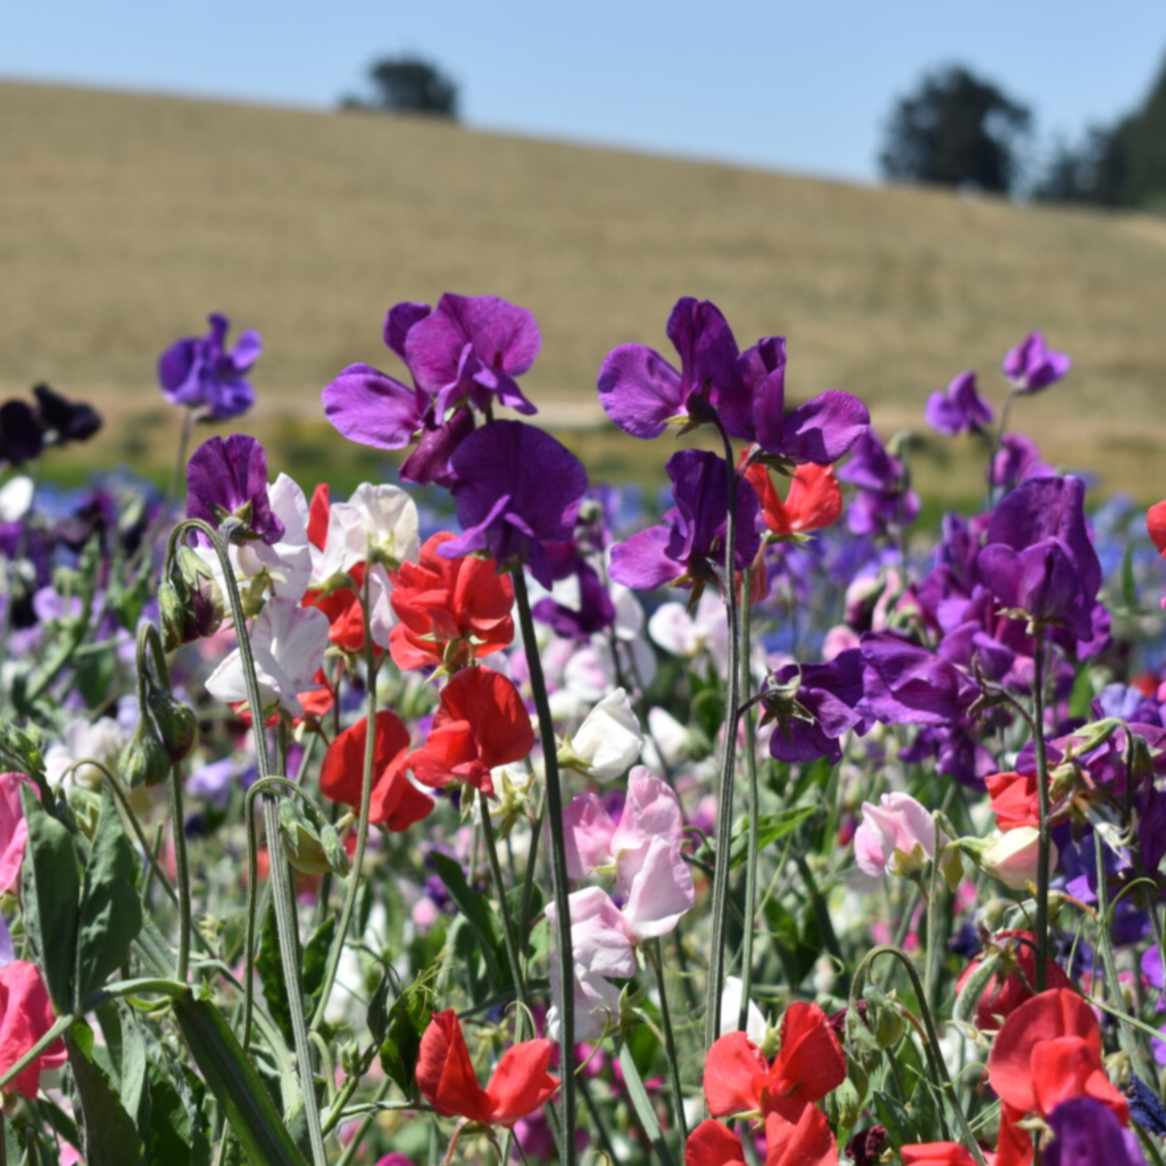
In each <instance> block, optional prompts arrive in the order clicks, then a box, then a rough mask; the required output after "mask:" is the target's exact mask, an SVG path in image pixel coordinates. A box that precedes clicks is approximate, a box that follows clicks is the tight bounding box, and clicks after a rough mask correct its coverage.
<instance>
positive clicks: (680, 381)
mask: <svg viewBox="0 0 1166 1166" xmlns="http://www.w3.org/2000/svg"><path fill="white" fill-rule="evenodd" d="M666 331H667V333H668V339H669V340H671V341H672V344H673V347H675V349H676V351H677V353H678V354H679V355H680V371H679V372H677V370H676V369H675V368H673V366H672V365H670V364H669V363H668V361H667V360H665V359H664V357H662V356H661V355H660V354H659V353H658V352H657V351H656V350H655V349H654V348H646V347H645V346H644V345H642V344H621V345H620V346H619V347H618V348H616V349H614V350H613V351H612V352H610V353H608V355H607V357H606V358H605V359H604V361H603V365H602V366H601V368H600V370H599V401H600V404H602V406H603V408H604V411H605V412H606V413H607V415H608V416H609V417H610V418H611V419H612V421H614V422H615V423H616V425H618V426H619V427H620V429H622V430H623V431H624V432H625V433H629V434H631V436H632V437H641V438H652V437H659V436H660V434H661V433H663V432H664V430H665V429H666V428H667V427H668V425H669V423H672V422H677V423H683V422H685V421H687V420H689V419H690V418H694V419H695V420H697V421H701V420H705V419H707V416H708V407H709V406H710V405H711V404H712V403H713V401H714V400H715V398H716V396H717V394H718V392H719V391H721V390H723V389H726V388H729V387H730V386H731V385H732V383H733V381H734V380H735V379H736V377H737V369H736V361H737V342H736V340H734V339H733V333H732V332H731V331H730V329H729V325H728V323H727V321H726V320H725V317H724V316H723V315H722V314H721V310H720V309H719V308H718V307H717V306H716V305H715V304H711V303H709V302H708V301H707V300H703V301H702V300H696V299H693V298H692V297H691V296H686V297H684V298H683V299H681V300H678V301H677V304H676V306H675V307H674V308H673V309H672V314H671V316H669V317H668V327H667V329H666ZM690 406H691V408H690Z"/></svg>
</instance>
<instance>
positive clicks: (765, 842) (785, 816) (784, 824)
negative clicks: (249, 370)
mask: <svg viewBox="0 0 1166 1166" xmlns="http://www.w3.org/2000/svg"><path fill="white" fill-rule="evenodd" d="M815 813H817V807H816V806H795V807H793V808H792V809H789V810H782V811H781V812H780V813H777V814H762V816H761V817H760V818H758V819H757V852H758V854H760V853H761V852H762V851H763V850H764V849H765V848H766V847H767V846H772V845H773V844H774V843H775V842H776V841H777V840H778V839H779V838H784V837H785V836H786V835H787V834H789V833H791V832H792V831H793V830H796V829H797V828H798V827H799V826H800V825H801V824H802V823H803V822H804V821H805V820H806V819H807V818H809V817H810V816H811V815H812V814H815ZM729 854H730V856H731V857H730V859H729V869H730V870H735V869H736V868H737V867H739V866H740V865H741V863H743V862H744V861H745V860H746V858H748V857H749V819H748V818H742V819H741V825H740V827H739V828H738V830H737V833H736V834H735V835H734V836H733V845H732V848H731V849H730V851H729Z"/></svg>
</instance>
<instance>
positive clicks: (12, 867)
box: [0, 773, 36, 893]
mask: <svg viewBox="0 0 1166 1166" xmlns="http://www.w3.org/2000/svg"><path fill="white" fill-rule="evenodd" d="M24 783H28V784H29V785H30V786H31V788H33V789H36V786H33V785H32V783H31V782H29V780H28V778H27V777H25V776H24V774H23V773H0V893H3V892H4V891H10V890H11V889H12V888H13V887H14V886H15V885H16V881H17V879H19V878H20V864H21V862H22V861H23V860H24V845H25V843H26V842H27V841H28V823H27V822H26V821H25V820H24V811H23V810H22V809H21V806H20V787H21V785H22V784H24Z"/></svg>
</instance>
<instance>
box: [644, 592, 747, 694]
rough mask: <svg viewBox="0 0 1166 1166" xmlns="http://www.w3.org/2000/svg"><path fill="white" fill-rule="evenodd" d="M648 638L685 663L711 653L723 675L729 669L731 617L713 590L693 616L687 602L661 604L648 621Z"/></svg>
mask: <svg viewBox="0 0 1166 1166" xmlns="http://www.w3.org/2000/svg"><path fill="white" fill-rule="evenodd" d="M648 635H649V636H651V638H652V639H653V640H654V641H655V642H656V643H657V644H659V646H660V647H661V648H663V649H664V650H665V651H666V652H671V653H672V655H673V656H679V657H680V658H681V659H682V660H691V659H693V658H694V657H696V656H698V655H700V653H701V652H708V654H709V656H710V657H711V658H712V661H713V664H714V665H715V666H716V669H717V673H718V675H720V676H724V674H725V670H726V669H727V668H728V666H729V617H728V616H727V615H726V613H725V605H724V603H722V602H721V600H720V599H718V598H717V596H716V595H715V594H714V593H713V592H711V591H704V592H702V594H701V597H700V599H699V600H698V601H697V604H696V609H695V611H693V612H691V613H690V612H689V610H688V608H687V607H686V606H685V605H684V604H683V603H662V604H660V606H659V607H658V608H656V610H655V611H654V612H653V613H652V615H651V617H650V618H649V619H648Z"/></svg>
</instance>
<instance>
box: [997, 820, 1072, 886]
mask: <svg viewBox="0 0 1166 1166" xmlns="http://www.w3.org/2000/svg"><path fill="white" fill-rule="evenodd" d="M987 841H988V842H989V846H988V847H987V849H985V850H984V852H983V854H982V855H981V858H980V863H981V865H982V866H983V868H984V870H985V871H986V872H987V873H988V874H990V875H991V876H992V877H993V878H997V879H999V880H1000V881H1001V882H1002V883H1003V884H1004V885H1005V886H1006V887H1008V888H1010V889H1011V890H1013V891H1023V890H1024V889H1025V888H1026V887H1027V886H1028V885H1029V884H1030V883H1035V882H1036V881H1037V872H1038V871H1039V870H1040V831H1039V830H1038V829H1037V828H1036V827H1035V826H1017V827H1016V829H1015V830H1005V831H1004V832H1003V833H1002V834H998V835H996V836H995V837H994V838H989V839H987ZM1056 865H1057V848H1056V845H1055V844H1054V843H1052V842H1050V843H1049V869H1050V870H1052V869H1055V867H1056Z"/></svg>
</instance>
